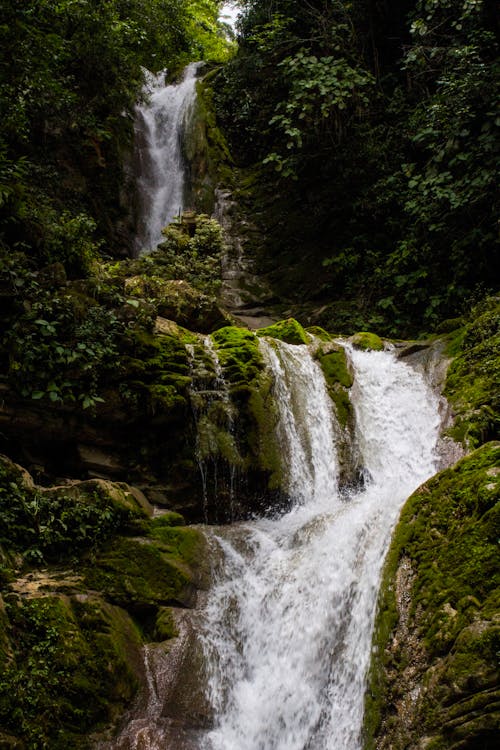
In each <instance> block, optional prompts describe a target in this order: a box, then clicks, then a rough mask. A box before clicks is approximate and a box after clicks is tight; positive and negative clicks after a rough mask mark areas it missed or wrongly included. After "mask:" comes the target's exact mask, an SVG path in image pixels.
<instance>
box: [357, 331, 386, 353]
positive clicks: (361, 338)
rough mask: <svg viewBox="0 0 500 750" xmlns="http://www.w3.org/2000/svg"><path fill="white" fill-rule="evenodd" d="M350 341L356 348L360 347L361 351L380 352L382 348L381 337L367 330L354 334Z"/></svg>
mask: <svg viewBox="0 0 500 750" xmlns="http://www.w3.org/2000/svg"><path fill="white" fill-rule="evenodd" d="M351 341H352V345H353V346H354V347H355V348H356V349H362V350H363V351H374V352H380V351H382V350H383V348H384V342H383V341H382V339H381V338H380V337H379V336H377V334H376V333H368V332H367V331H361V332H360V333H356V334H354V336H353V337H352V339H351Z"/></svg>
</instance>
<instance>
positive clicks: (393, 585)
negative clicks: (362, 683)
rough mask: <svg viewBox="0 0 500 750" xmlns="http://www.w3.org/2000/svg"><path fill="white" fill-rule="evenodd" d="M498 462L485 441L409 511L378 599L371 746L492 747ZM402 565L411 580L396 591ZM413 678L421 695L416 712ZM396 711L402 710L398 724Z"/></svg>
mask: <svg viewBox="0 0 500 750" xmlns="http://www.w3.org/2000/svg"><path fill="white" fill-rule="evenodd" d="M499 464H500V444H499V443H488V444H486V445H485V446H483V447H482V448H479V449H478V450H477V451H475V452H474V453H473V454H471V455H470V456H468V457H466V458H464V459H463V460H462V461H460V462H459V463H458V464H456V466H454V467H453V468H451V469H447V470H446V471H444V472H441V473H440V474H438V475H436V477H434V478H433V479H431V480H429V481H428V482H427V483H426V484H424V485H423V486H422V487H421V488H419V489H418V490H417V492H416V493H415V494H414V495H412V497H411V498H410V499H409V500H408V502H407V504H406V505H405V507H404V509H403V512H402V514H401V518H400V521H399V524H398V527H397V529H396V533H395V536H394V539H393V542H392V545H391V548H390V552H389V556H388V559H387V563H386V566H385V570H384V578H383V584H382V588H381V594H380V600H379V611H378V616H377V623H376V628H375V636H374V644H375V657H374V661H373V664H372V670H371V678H370V687H369V692H368V697H367V711H366V730H367V741H366V747H367V748H374V747H377V748H382V747H383V748H385V747H388V744H384V743H388V742H390V743H392V744H391V747H393V748H394V750H403V748H406V747H409V746H413V745H417V744H418V740H419V738H421V737H422V736H426V737H427V738H429V742H430V744H428V745H426V747H432V748H449V747H457V748H458V747H462V745H460V744H459V742H460V741H463V740H464V738H465V739H466V740H467V742H468V743H469V744H467V745H464V747H465V746H467V747H483V746H484V747H487V748H490V747H493V744H491V745H490V744H489V743H490V741H492V736H491V737H490V732H491V728H492V727H493V726H494V724H495V722H496V724H497V725H498V722H499V720H500V710H499V708H498V699H499V697H500V691H499V688H498V680H499V673H498V663H497V660H496V656H495V652H496V649H498V647H499V645H500V627H499V625H498V621H497V618H498V611H499V605H500V600H499V593H498V592H499V590H500V569H499V562H498V546H497V545H498V537H499V534H500V502H499V500H500V471H499V468H498V467H499ZM402 565H406V566H407V567H408V568H409V569H411V571H412V574H411V576H410V577H409V578H408V585H407V586H406V587H403V590H402V591H399V593H397V592H398V588H401V587H400V585H399V584H398V583H397V581H398V580H400V578H401V566H402ZM405 599H408V601H409V605H408V606H407V607H406V610H405V611H403V610H404V608H405V606H406V605H405V604H404V602H405ZM410 679H411V680H412V681H413V683H412V684H413V686H414V687H415V685H417V686H419V690H420V691H421V692H420V694H419V695H420V697H419V698H418V699H415V700H414V701H413V703H412V704H411V705H410V706H409V705H408V703H407V702H406V704H405V701H407V697H406V698H405V695H408V681H409V680H410ZM404 705H406V709H405V711H402V710H401V707H402V706H404ZM391 707H392V709H394V707H400V708H399V710H400V711H401V713H398V718H397V720H396V717H395V716H394V715H393V716H392V717H391V712H392V711H391ZM478 707H481V711H480V712H479V713H478V711H477V708H478ZM391 727H392V729H391ZM395 727H396V728H395ZM384 738H385V739H384ZM488 738H489V739H488ZM481 742H483V743H484V744H483V745H481ZM474 743H476V744H474Z"/></svg>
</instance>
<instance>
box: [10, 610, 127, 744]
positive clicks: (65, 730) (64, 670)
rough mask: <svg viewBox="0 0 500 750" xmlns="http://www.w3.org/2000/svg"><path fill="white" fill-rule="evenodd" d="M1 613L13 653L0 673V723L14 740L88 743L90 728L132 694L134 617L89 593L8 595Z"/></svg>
mask: <svg viewBox="0 0 500 750" xmlns="http://www.w3.org/2000/svg"><path fill="white" fill-rule="evenodd" d="M6 612H7V615H8V621H9V627H8V632H9V634H10V635H11V637H12V643H13V657H14V658H13V659H12V660H11V661H9V663H8V664H7V665H6V667H5V669H3V670H2V675H1V678H0V727H1V728H2V729H3V730H4V731H6V732H7V733H8V739H10V740H11V741H12V743H13V744H12V746H14V747H18V746H22V747H29V748H33V750H43V748H48V747H50V748H53V750H65V749H66V748H68V747H71V748H81V749H82V750H83V748H87V747H88V739H87V737H88V734H89V732H90V731H91V730H92V729H95V727H96V725H99V724H101V725H102V724H103V723H105V722H109V721H110V720H111V719H112V718H113V709H115V710H116V708H118V709H119V710H123V708H124V706H125V704H126V703H127V702H128V701H130V700H131V698H132V696H133V694H134V690H135V688H136V679H135V676H134V674H133V672H132V668H131V663H130V662H131V661H132V659H131V657H130V656H129V655H128V654H127V650H131V646H132V644H134V647H135V649H136V651H138V649H139V637H138V634H137V633H136V632H135V631H134V628H133V626H132V623H131V622H130V620H128V619H127V617H126V615H125V613H119V612H118V611H116V610H115V611H113V610H112V609H111V608H110V607H109V606H107V605H105V604H104V603H102V602H99V601H98V600H97V601H96V600H95V599H94V600H92V599H91V598H88V599H87V600H86V601H85V602H76V601H70V600H69V599H68V597H64V596H55V597H54V596H44V597H40V598H32V599H21V598H19V599H18V598H17V597H12V596H11V597H10V600H9V602H8V603H7V604H6ZM2 736H3V737H4V736H5V735H2ZM14 737H15V738H16V740H21V741H22V742H23V744H22V745H20V744H19V743H18V742H17V741H16V740H14Z"/></svg>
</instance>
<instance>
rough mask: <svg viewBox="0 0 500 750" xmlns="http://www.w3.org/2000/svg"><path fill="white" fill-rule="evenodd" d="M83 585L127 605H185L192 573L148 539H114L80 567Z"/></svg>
mask: <svg viewBox="0 0 500 750" xmlns="http://www.w3.org/2000/svg"><path fill="white" fill-rule="evenodd" d="M84 580H85V584H86V586H87V587H89V588H91V589H95V590H97V591H100V592H102V593H103V594H104V595H105V596H106V597H107V598H108V599H109V600H110V601H111V602H113V603H115V604H118V605H120V606H122V607H124V608H125V609H127V608H132V610H133V609H134V608H137V607H139V608H144V607H147V606H150V607H151V606H155V607H157V606H161V605H180V606H186V605H187V604H188V603H189V601H190V598H191V594H192V574H191V571H190V570H189V568H188V566H187V564H186V563H185V562H184V561H183V560H182V559H180V558H179V557H177V556H176V555H175V554H173V553H171V551H170V549H169V548H168V547H167V548H164V547H163V545H162V544H161V543H160V544H157V543H155V542H153V541H151V540H148V539H124V538H119V539H116V540H115V541H114V542H113V543H112V544H111V545H110V546H109V547H108V549H107V550H105V551H103V552H102V553H101V554H99V555H98V556H96V558H95V561H94V562H93V564H92V566H89V567H86V568H85V569H84Z"/></svg>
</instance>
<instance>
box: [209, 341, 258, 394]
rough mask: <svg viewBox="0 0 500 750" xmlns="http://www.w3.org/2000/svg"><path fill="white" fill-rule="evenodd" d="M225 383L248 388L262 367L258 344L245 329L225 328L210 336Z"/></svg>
mask: <svg viewBox="0 0 500 750" xmlns="http://www.w3.org/2000/svg"><path fill="white" fill-rule="evenodd" d="M212 339H213V341H214V344H215V347H216V349H217V354H218V357H219V361H220V364H221V367H222V369H223V371H224V377H225V379H226V382H227V383H229V385H230V386H231V387H233V388H234V387H238V386H243V387H248V386H249V385H250V384H251V383H252V381H253V380H254V379H255V378H256V377H257V376H258V375H259V373H260V372H261V371H262V369H263V367H264V363H263V360H262V355H261V353H260V350H259V343H258V340H257V338H256V337H255V335H254V334H253V333H251V332H250V331H247V330H246V329H245V328H237V327H236V326H226V327H225V328H220V329H219V330H218V331H216V332H215V333H213V334H212Z"/></svg>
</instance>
